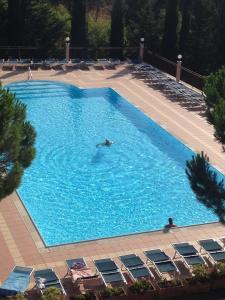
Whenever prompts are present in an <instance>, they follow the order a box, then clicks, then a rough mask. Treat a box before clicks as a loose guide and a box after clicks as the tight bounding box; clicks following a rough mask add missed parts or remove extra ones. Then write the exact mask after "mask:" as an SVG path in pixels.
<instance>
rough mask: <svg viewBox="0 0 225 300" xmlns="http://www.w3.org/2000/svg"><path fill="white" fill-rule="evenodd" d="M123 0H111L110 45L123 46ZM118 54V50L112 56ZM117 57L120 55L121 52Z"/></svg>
mask: <svg viewBox="0 0 225 300" xmlns="http://www.w3.org/2000/svg"><path fill="white" fill-rule="evenodd" d="M123 38H124V37H123V0H113V5H112V12H111V33H110V46H111V47H123ZM116 55H118V52H115V53H113V52H112V56H113V57H114V56H116ZM119 57H120V58H121V57H122V52H121V53H120V55H119Z"/></svg>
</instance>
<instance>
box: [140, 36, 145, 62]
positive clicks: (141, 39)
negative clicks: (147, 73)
mask: <svg viewBox="0 0 225 300" xmlns="http://www.w3.org/2000/svg"><path fill="white" fill-rule="evenodd" d="M144 48H145V39H144V38H143V37H142V38H140V50H139V57H140V61H141V62H143V61H144Z"/></svg>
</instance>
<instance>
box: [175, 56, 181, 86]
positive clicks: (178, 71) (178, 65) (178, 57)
mask: <svg viewBox="0 0 225 300" xmlns="http://www.w3.org/2000/svg"><path fill="white" fill-rule="evenodd" d="M181 60H182V55H181V54H179V55H177V70H176V81H177V82H179V81H180V77H181V64H182V61H181Z"/></svg>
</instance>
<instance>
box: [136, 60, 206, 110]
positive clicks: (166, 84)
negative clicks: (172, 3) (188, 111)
mask: <svg viewBox="0 0 225 300" xmlns="http://www.w3.org/2000/svg"><path fill="white" fill-rule="evenodd" d="M133 74H134V75H135V76H139V77H141V78H143V80H145V81H146V82H147V83H148V84H149V85H150V86H151V87H153V88H155V89H158V90H160V91H161V92H162V93H164V94H165V95H166V96H167V97H168V98H171V99H172V100H179V101H185V103H186V104H187V102H189V103H190V105H192V106H199V107H204V105H205V104H204V101H203V100H204V98H203V95H202V94H199V93H198V92H196V91H194V90H192V89H190V88H188V87H187V86H185V85H184V84H182V83H178V82H176V81H174V80H173V79H172V78H170V77H168V76H167V75H166V74H164V73H163V72H161V71H160V70H158V69H156V68H154V67H153V66H151V65H148V64H137V65H133Z"/></svg>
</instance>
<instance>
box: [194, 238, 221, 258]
mask: <svg viewBox="0 0 225 300" xmlns="http://www.w3.org/2000/svg"><path fill="white" fill-rule="evenodd" d="M198 243H199V245H200V246H201V249H200V251H201V250H202V249H204V251H206V253H207V254H208V256H209V258H210V259H211V260H212V262H213V263H217V262H224V261H225V251H224V249H223V247H222V246H221V245H220V244H219V243H218V242H217V241H215V240H213V239H208V240H199V241H198Z"/></svg>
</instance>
